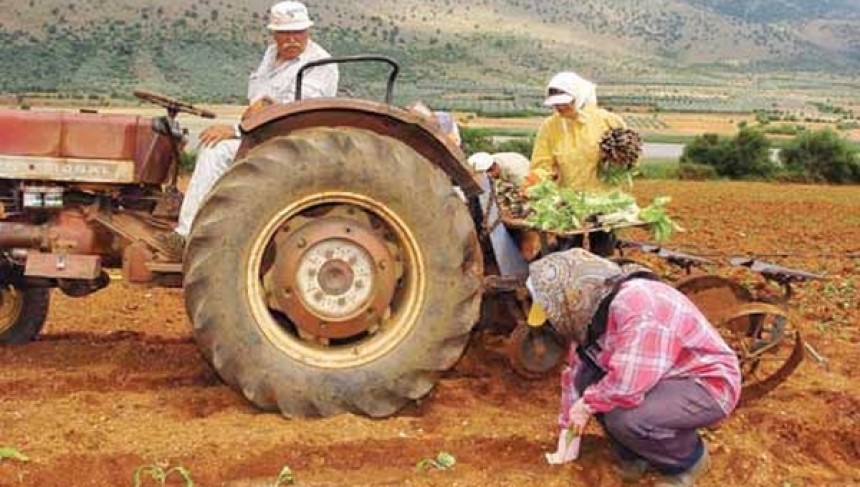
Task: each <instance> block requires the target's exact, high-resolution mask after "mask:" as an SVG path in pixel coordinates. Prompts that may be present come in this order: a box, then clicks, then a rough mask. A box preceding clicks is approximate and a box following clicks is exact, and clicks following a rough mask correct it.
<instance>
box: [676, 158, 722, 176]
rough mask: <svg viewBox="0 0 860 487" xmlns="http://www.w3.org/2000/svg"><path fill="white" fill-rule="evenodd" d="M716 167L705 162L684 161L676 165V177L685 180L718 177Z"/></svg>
mask: <svg viewBox="0 0 860 487" xmlns="http://www.w3.org/2000/svg"><path fill="white" fill-rule="evenodd" d="M719 176H720V175H719V174H717V170H716V168H714V166H709V165H707V164H696V163H694V162H685V163H683V164H679V165H678V179H683V180H687V181H707V180H710V179H717V178H719Z"/></svg>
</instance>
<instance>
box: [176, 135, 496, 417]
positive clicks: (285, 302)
mask: <svg viewBox="0 0 860 487" xmlns="http://www.w3.org/2000/svg"><path fill="white" fill-rule="evenodd" d="M482 271H483V264H482V260H481V254H480V250H479V247H478V240H477V235H476V233H475V229H474V225H473V224H472V220H471V219H470V217H469V213H468V210H467V209H466V206H465V205H464V204H463V203H462V201H461V200H460V199H459V198H458V196H457V195H456V193H455V192H454V190H453V187H452V185H451V183H450V180H449V179H448V177H447V176H446V175H445V174H444V172H442V171H441V170H440V169H439V168H437V167H435V166H434V165H433V164H431V163H430V162H429V161H428V160H427V159H425V158H424V157H423V156H421V155H420V154H418V153H417V152H416V151H415V150H413V149H412V148H410V147H409V146H407V145H406V144H404V143H402V142H400V141H398V140H395V139H392V138H389V137H383V136H380V135H377V134H374V133H372V132H369V131H364V130H358V129H337V130H334V129H329V128H313V129H306V130H301V131H296V132H293V133H291V134H290V135H288V136H284V137H279V138H276V139H272V140H270V141H267V142H265V143H263V144H261V145H260V146H258V147H256V148H254V149H253V150H252V151H250V152H249V153H248V155H247V156H246V158H245V159H244V160H242V161H239V162H237V163H236V164H235V165H234V166H233V167H232V168H231V169H230V170H229V171H228V172H227V173H226V174H225V175H224V176H223V178H222V179H221V180H220V181H219V183H218V184H217V185H216V187H215V188H214V189H213V191H212V193H211V194H210V196H209V197H208V198H207V200H206V202H205V203H204V205H203V208H202V209H201V211H200V213H199V214H198V216H197V219H196V221H195V224H194V227H193V229H192V231H191V235H190V238H189V242H188V248H187V252H186V259H185V269H184V272H185V290H186V292H185V296H186V307H187V310H188V313H189V315H190V316H191V319H192V322H193V324H194V334H195V338H196V339H197V342H198V344H199V346H200V347H201V350H202V352H203V354H204V356H205V357H207V359H208V360H209V361H210V362H211V363H212V365H213V367H214V368H215V369H216V370H217V372H218V373H219V374H220V375H221V377H222V378H223V379H224V380H225V381H226V382H227V383H229V384H231V385H233V386H234V387H236V388H238V389H239V390H241V391H242V392H243V394H244V395H245V397H247V398H248V399H249V400H250V401H251V402H253V403H254V404H256V405H257V406H259V407H261V408H263V409H269V410H280V411H281V412H282V413H283V414H284V415H287V416H292V415H297V416H329V415H334V414H338V413H343V412H354V413H360V414H366V415H369V416H374V417H382V416H388V415H391V414H393V413H395V412H396V411H397V410H398V409H400V408H401V407H402V406H404V405H405V404H407V403H408V402H409V401H411V400H415V399H418V398H420V397H422V396H424V395H425V394H427V393H428V392H429V391H430V390H431V389H432V387H433V385H434V383H435V379H436V377H435V375H436V373H437V372H439V371H442V370H446V369H448V368H450V367H452V366H453V365H454V363H455V362H456V361H457V360H458V359H459V357H460V355H462V352H463V349H464V348H465V346H466V344H467V342H468V339H469V335H470V331H471V329H472V326H473V324H474V323H475V321H476V320H477V318H478V312H479V307H480V299H481V278H482Z"/></svg>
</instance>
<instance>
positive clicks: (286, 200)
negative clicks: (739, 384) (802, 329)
mask: <svg viewBox="0 0 860 487" xmlns="http://www.w3.org/2000/svg"><path fill="white" fill-rule="evenodd" d="M368 60H371V61H378V62H383V63H386V64H387V65H389V67H390V75H389V77H388V80H387V89H386V95H385V101H384V102H376V101H368V100H359V99H352V98H333V99H302V97H301V79H302V76H303V73H304V70H306V69H311V68H312V67H314V66H316V65H319V64H323V63H328V62H337V63H342V62H355V61H368ZM398 71H399V67H398V65H397V63H396V62H395V61H393V60H391V59H389V58H384V57H380V56H357V57H348V58H336V59H329V60H324V61H320V62H316V63H311V64H309V65H307V66H305V68H303V71H302V73H299V76H298V80H297V87H296V92H297V93H296V95H297V96H296V98H297V101H296V102H294V103H289V104H281V105H273V106H270V107H267V108H265V109H263V110H262V111H259V112H257V113H255V114H253V115H252V116H251V117H249V118H248V119H246V120H244V121H243V122H242V124H241V130H242V132H243V137H242V143H241V148H240V150H239V153H238V156H237V160H236V162H235V164H234V165H233V166H232V167H231V168H230V170H229V171H228V172H227V173H226V174H225V175H224V176H223V177H222V178H221V180H220V181H219V182H218V183H217V184H216V186H215V187H214V188H213V190H212V191H211V193H210V194H209V196H208V197H207V199H206V200H205V202H204V204H203V205H202V208H201V210H200V212H199V214H198V215H197V217H196V219H195V222H194V225H193V228H192V230H191V233H190V235H189V238H188V241H187V245H186V248H185V252H184V256H183V259H182V262H181V263H176V262H169V261H166V260H165V259H162V258H161V257H162V255H163V254H164V253H165V249H163V248H162V247H161V245H163V244H162V243H160V240H159V239H158V238H157V236H158V235H159V234H160V233H163V232H168V231H170V230H171V229H172V228H173V226H174V225H175V222H176V218H177V215H178V211H179V208H180V205H181V201H182V194H181V193H180V191H179V190H178V189H177V180H178V172H179V161H180V155H181V152H182V150H183V145H184V143H185V141H186V139H187V135H188V134H187V131H186V130H184V129H183V128H182V127H181V125H180V123H179V121H178V119H177V118H178V115H179V114H180V113H183V114H188V115H195V116H201V117H208V118H213V117H214V116H215V114H214V113H212V112H209V111H207V110H204V109H201V108H198V107H195V106H194V105H192V104H189V103H185V102H182V101H180V100H177V99H175V98H171V97H167V96H164V95H160V94H157V93H152V92H146V91H136V92H135V95H136V96H137V97H138V98H139V99H141V100H143V101H145V102H149V103H153V104H156V105H159V106H161V107H163V108H164V109H165V110H166V114H165V115H164V116H159V117H153V118H147V117H142V116H136V115H107V114H101V113H97V112H94V111H91V110H90V111H81V112H80V113H71V112H56V111H54V112H39V111H35V110H5V111H0V161H2V164H0V343H2V344H18V343H25V342H28V341H31V340H33V339H35V338H36V337H37V335H38V334H39V332H40V330H41V328H42V326H43V324H44V322H45V318H46V315H47V310H48V306H49V300H50V290H51V289H52V288H57V289H59V291H61V292H63V293H64V294H66V295H68V296H73V297H81V296H86V295H88V294H90V293H94V292H97V291H98V290H100V289H102V288H104V287H105V286H107V285H108V284H109V283H110V281H111V279H110V278H109V274H108V271H111V272H113V273H121V276H122V278H123V280H124V281H125V282H128V283H133V284H140V285H149V286H182V287H183V289H184V297H185V305H186V309H187V312H188V316H189V318H190V321H191V323H192V325H193V335H194V338H195V340H196V342H197V344H198V345H199V347H200V350H201V351H202V354H203V355H204V356H205V357H206V359H207V360H208V361H209V362H210V364H211V365H212V367H213V368H214V369H215V370H216V371H217V373H218V374H219V375H220V377H221V378H222V379H223V380H224V381H225V382H226V383H228V384H229V385H231V386H232V387H234V388H235V389H236V390H237V391H239V392H241V393H242V394H243V395H244V396H245V397H246V398H247V399H248V400H249V401H250V402H252V403H253V404H255V405H256V406H258V407H260V408H262V409H264V410H271V411H280V412H281V413H282V414H284V415H285V416H329V415H334V414H339V413H344V412H352V413H357V414H363V415H368V416H372V417H385V416H389V415H391V414H394V413H395V412H397V411H398V410H399V409H400V408H402V407H403V406H404V405H406V404H408V403H410V402H412V401H414V400H417V399H419V398H421V397H423V396H424V395H426V394H427V393H428V392H429V391H430V390H431V389H432V388H433V387H434V384H435V382H436V380H437V379H438V376H439V373H440V372H442V371H445V370H447V369H450V368H451V367H453V366H454V364H455V363H456V362H457V361H458V359H459V358H460V356H461V355H462V354H463V351H464V349H465V347H466V345H467V344H468V342H469V340H470V337H471V336H472V332H473V330H474V329H475V328H476V327H485V328H486V327H496V328H502V329H503V330H504V332H505V333H509V335H510V336H509V351H510V356H511V363H512V365H514V369H515V370H517V371H518V372H520V373H522V374H523V375H526V376H529V375H532V376H534V375H540V374H543V373H545V372H546V371H548V370H551V369H552V368H553V367H554V366H555V365H556V364H557V363H558V362H559V360H560V359H561V357H562V356H563V355H564V350H565V344H564V343H561V342H560V340H559V339H558V338H556V337H555V336H554V335H553V333H552V332H551V330H546V329H542V328H534V329H532V328H529V327H528V326H527V325H526V324H525V321H526V320H525V310H527V306H528V293H527V292H526V290H525V288H524V285H523V283H524V276H523V275H522V274H517V275H503V273H501V272H500V266H499V265H498V262H497V261H496V259H495V256H494V255H493V249H492V246H491V245H490V244H489V242H488V238H487V234H488V233H489V232H488V230H490V228H489V226H488V224H487V221H486V218H485V216H486V215H485V213H486V212H482V211H481V210H482V208H481V206H482V204H481V203H480V200H479V196H480V195H481V194H482V193H484V189H485V188H484V187H482V186H481V184H480V181H479V180H478V179H477V178H476V176H475V175H474V174H473V173H472V172H471V171H470V169H469V167H468V166H467V165H466V164H465V162H464V154H463V152H462V151H461V149H460V148H459V147H457V146H456V145H455V144H454V143H453V142H452V141H451V140H449V139H448V138H446V136H445V135H443V134H442V132H441V131H440V130H439V128H438V127H437V126H436V125H434V123H433V122H432V121H430V120H428V119H426V118H425V117H424V116H423V115H421V114H418V113H414V112H411V111H409V110H406V109H402V108H398V107H396V106H394V105H393V104H392V99H393V88H394V81H395V78H396V76H397V74H398ZM502 223H503V224H504V222H502ZM496 224H498V222H496ZM515 226H516V225H511V230H512V232H514V233H517V232H518V231H519V230H518V229H516V228H515ZM485 230H487V231H485ZM520 233H526V232H520ZM581 233H588V230H584V231H582V232H581ZM542 237H546V235H542ZM549 237H551V238H550V239H548V240H547V242H545V243H546V244H547V245H544V246H543V247H542V252H548V251H553V250H554V248H553V247H552V245H559V244H560V243H561V244H563V243H564V242H565V241H566V240H565V236H564V235H549ZM670 257H671V255H670ZM670 260H671V259H670ZM777 275H783V276H784V275H785V274H779V273H777ZM789 275H792V276H796V274H791V273H789ZM789 280H790V279H789ZM705 284H707V285H705V286H703V285H702V283H701V282H700V283H698V284H694V285H688V287H689V288H690V289H691V290H692V292H691V295H695V294H696V293H699V292H701V291H702V289H705V288H706V289H711V288H718V292H726V290H728V291H729V292H730V294H731V296H733V297H734V301H736V302H737V304H745V303H747V302H749V301H752V298H751V297H750V296H748V295H746V294H744V293H743V292H742V291H741V290H738V289H737V288H736V287H735V286H734V285H732V284H725V283H723V282H715V281H708V282H707V283H705ZM708 285H712V286H711V287H708ZM720 309H721V310H722V309H723V308H720ZM747 311H749V309H747ZM771 311H773V309H772V308H767V309H763V308H757V311H756V309H753V310H752V312H753V314H754V313H755V312H759V315H761V314H762V313H763V312H771ZM765 314H766V313H765ZM738 316H741V315H731V316H727V317H726V319H727V320H728V319H733V320H735V321H737V320H739V319H740V320H741V321H740V322H739V323H741V325H739V326H741V334H742V335H743V336H744V337H746V338H747V339H748V341H749V340H752V341H753V342H755V343H758V344H759V345H758V346H759V347H760V348H761V347H764V351H765V352H768V351H772V350H774V349H775V348H779V346H780V345H782V344H783V343H784V342H788V341H790V340H795V338H796V341H797V343H799V335H790V334H788V333H787V332H785V331H784V330H783V328H778V327H779V326H782V325H780V324H779V323H782V322H779V319H781V318H780V317H777V318H778V319H777V322H778V323H777V324H776V325H774V324H769V325H767V326H769V327H770V328H767V329H764V328H761V327H760V329H757V330H758V331H756V330H753V328H754V327H755V326H758V325H756V324H755V323H756V322H757V321H761V320H758V319H756V320H753V319H752V318H749V316H750V315H749V313H747V314H746V315H743V316H746V317H747V318H743V319H741V318H738ZM756 316H758V315H756ZM780 316H783V315H780ZM750 330H753V331H750ZM768 330H769V333H770V334H768ZM755 343H754V345H755ZM791 343H794V342H791ZM789 348H790V349H791V350H794V348H796V346H795V347H793V348H792V347H789ZM745 350H747V352H749V347H746V348H745ZM752 360H753V361H756V360H757V359H756V358H755V357H753V359H752ZM756 363H757V362H756ZM789 365H790V364H789ZM794 366H796V364H795V365H794ZM792 369H793V367H792Z"/></svg>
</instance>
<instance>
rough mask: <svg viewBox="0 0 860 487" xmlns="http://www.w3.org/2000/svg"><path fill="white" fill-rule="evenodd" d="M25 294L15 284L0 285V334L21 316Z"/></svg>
mask: <svg viewBox="0 0 860 487" xmlns="http://www.w3.org/2000/svg"><path fill="white" fill-rule="evenodd" d="M23 308H24V295H23V294H22V293H21V291H19V290H18V289H17V288H15V287H14V286H8V285H7V286H5V287H0V334H3V333H6V331H8V330H9V329H11V328H12V327H13V326H14V325H15V323H16V322H17V321H18V319H19V318H20V317H21V310H22V309H23Z"/></svg>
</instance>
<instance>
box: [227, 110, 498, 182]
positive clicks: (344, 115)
mask: <svg viewBox="0 0 860 487" xmlns="http://www.w3.org/2000/svg"><path fill="white" fill-rule="evenodd" d="M312 127H354V128H360V129H365V130H370V131H372V132H376V133H377V134H380V135H385V136H388V137H391V138H394V139H397V140H399V141H401V142H403V143H405V144H407V145H409V146H410V147H412V148H413V149H414V150H415V151H416V152H418V153H419V154H421V155H422V156H424V157H425V158H427V160H429V161H430V162H432V163H433V164H434V165H436V166H437V167H439V168H440V169H442V171H444V172H445V174H447V175H448V177H450V178H451V180H452V181H453V183H454V184H456V185H457V186H459V187H460V188H461V189H462V190H463V192H464V193H465V194H466V196H468V197H472V196H477V195H478V194H480V193H482V192H483V191H482V190H481V187H480V185H479V184H478V182H477V181H476V179H475V177H474V176H473V175H472V172H471V170H470V169H469V166H468V165H467V164H466V162H465V155H464V154H463V151H462V150H461V149H460V148H459V147H457V145H456V144H454V142H453V141H451V140H450V139H449V138H448V137H447V136H445V134H444V133H443V132H442V131H441V130H440V129H439V128H438V127H437V126H436V125H435V124H434V123H433V122H432V121H429V120H427V119H426V118H425V117H423V116H422V115H420V114H418V113H414V112H410V111H407V110H404V109H402V108H399V107H396V106H393V105H386V104H383V103H377V102H372V101H367V100H356V99H343V98H337V99H336V98H327V99H310V100H302V101H299V102H294V103H286V104H277V105H272V106H269V107H266V108H264V109H262V110H260V111H258V112H255V113H254V114H252V115H251V116H249V117H247V118H246V119H245V120H243V121H242V123H241V129H242V132H243V137H242V145H241V146H240V148H239V153H238V154H237V156H236V158H237V159H241V158H243V157H244V156H245V154H246V153H247V152H248V151H249V150H251V149H252V148H254V147H255V146H257V145H259V144H262V143H263V142H265V141H267V140H269V139H271V138H273V137H278V136H282V135H286V134H289V133H290V132H292V131H294V130H300V129H307V128H312Z"/></svg>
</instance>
